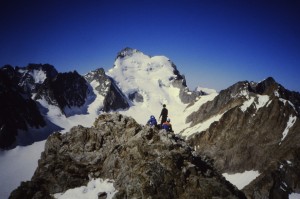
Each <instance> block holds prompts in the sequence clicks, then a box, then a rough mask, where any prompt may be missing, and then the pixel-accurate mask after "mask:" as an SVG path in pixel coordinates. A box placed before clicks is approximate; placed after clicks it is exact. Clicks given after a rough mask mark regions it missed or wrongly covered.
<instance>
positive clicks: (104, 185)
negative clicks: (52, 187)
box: [53, 178, 118, 199]
mask: <svg viewBox="0 0 300 199" xmlns="http://www.w3.org/2000/svg"><path fill="white" fill-rule="evenodd" d="M103 192H105V193H106V194H107V197H106V199H112V198H113V196H114V195H115V194H116V193H117V192H118V191H117V190H116V189H115V187H114V185H113V180H109V179H106V180H103V179H101V178H97V179H91V180H90V181H89V182H88V184H87V186H81V187H77V188H74V189H69V190H67V191H66V192H64V193H56V194H54V195H53V196H54V198H56V199H98V194H99V193H103Z"/></svg>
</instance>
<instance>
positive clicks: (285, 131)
mask: <svg viewBox="0 0 300 199" xmlns="http://www.w3.org/2000/svg"><path fill="white" fill-rule="evenodd" d="M296 120H297V116H292V115H290V117H289V121H288V122H287V124H286V127H285V129H284V131H283V132H282V138H281V141H280V143H279V145H280V144H281V142H282V141H283V140H284V139H285V138H286V136H287V135H288V133H289V130H290V128H292V126H293V125H294V124H295V122H296Z"/></svg>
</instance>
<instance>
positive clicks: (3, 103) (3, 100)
mask: <svg viewBox="0 0 300 199" xmlns="http://www.w3.org/2000/svg"><path fill="white" fill-rule="evenodd" d="M19 82H20V73H19V72H18V71H17V70H15V69H14V68H13V67H11V66H5V67H3V68H1V69H0V110H1V111H0V148H2V149H7V148H11V147H13V146H14V145H15V144H16V143H15V142H16V136H17V134H18V130H25V131H26V130H27V129H28V128H29V127H36V128H38V127H42V126H45V125H46V123H45V121H44V118H43V116H42V115H41V114H40V112H39V109H38V107H37V105H36V103H35V101H34V100H32V99H31V98H30V97H31V96H30V94H29V93H30V92H29V91H28V90H26V89H24V88H23V87H20V86H18V83H19ZM22 85H25V83H24V84H22ZM27 85H28V84H27ZM26 88H27V86H26Z"/></svg>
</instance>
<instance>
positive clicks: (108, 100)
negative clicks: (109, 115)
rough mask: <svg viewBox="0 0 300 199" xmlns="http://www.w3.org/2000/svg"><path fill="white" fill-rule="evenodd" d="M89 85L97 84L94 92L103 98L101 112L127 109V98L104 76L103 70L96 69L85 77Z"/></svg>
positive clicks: (111, 80) (110, 79)
mask: <svg viewBox="0 0 300 199" xmlns="http://www.w3.org/2000/svg"><path fill="white" fill-rule="evenodd" d="M85 78H86V80H87V81H88V82H89V83H92V82H93V81H95V82H97V86H96V90H97V91H98V92H99V94H100V95H102V96H103V97H104V100H103V111H105V112H108V111H115V110H118V109H126V108H129V106H130V105H129V103H128V102H127V98H126V97H125V95H124V94H123V93H122V91H121V90H120V89H119V88H118V86H117V85H116V83H115V82H114V80H113V79H112V78H110V77H109V76H107V75H106V74H105V71H104V69H103V68H100V69H97V70H95V71H92V72H90V73H88V74H87V75H85Z"/></svg>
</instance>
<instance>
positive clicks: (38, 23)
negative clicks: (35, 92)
mask: <svg viewBox="0 0 300 199" xmlns="http://www.w3.org/2000/svg"><path fill="white" fill-rule="evenodd" d="M0 25H1V29H0V66H3V65H5V64H10V65H13V66H26V65H27V64H28V63H49V64H52V65H54V66H55V67H56V68H57V70H58V71H59V72H66V71H73V70H77V71H78V72H79V73H81V74H85V73H87V72H89V71H91V70H94V69H96V68H99V67H103V68H104V69H105V70H108V69H110V68H112V67H113V62H114V59H115V58H116V55H117V53H118V52H119V51H120V50H122V49H123V48H125V47H131V48H136V49H138V50H140V51H142V52H144V53H145V54H148V55H152V56H154V55H165V56H167V57H168V58H170V59H171V60H172V61H173V62H174V63H175V64H176V65H177V68H178V69H179V71H180V72H181V73H182V74H184V75H185V76H186V79H187V83H188V86H189V87H190V88H191V89H194V88H195V87H196V86H197V85H200V86H203V87H208V88H214V89H217V90H218V91H219V90H221V89H225V88H227V87H228V86H230V85H232V84H234V83H236V82H237V81H243V80H249V81H261V80H263V79H265V78H267V77H269V76H272V77H274V78H275V80H276V81H278V82H279V83H280V84H282V85H283V86H284V87H286V88H287V89H290V90H294V91H298V92H299V91H300V78H299V72H300V65H299V64H300V1H296V0H295V1H291V0H281V1H279V0H277V1H276V0H273V1H270V0H269V1H264V0H251V1H250V0H249V1H247V0H244V1H240V0H223V1H221V0H211V1H209V0H205V1H204V0H203V1H202V0H173V1H163V0H161V1H159V0H144V1H143V0H139V1H136V0H122V1H121V0H98V1H91V0H86V1H84V0H82V1H80V0H72V1H71V0H26V1H17V0H10V1H8V0H4V1H1V3H0Z"/></svg>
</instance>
